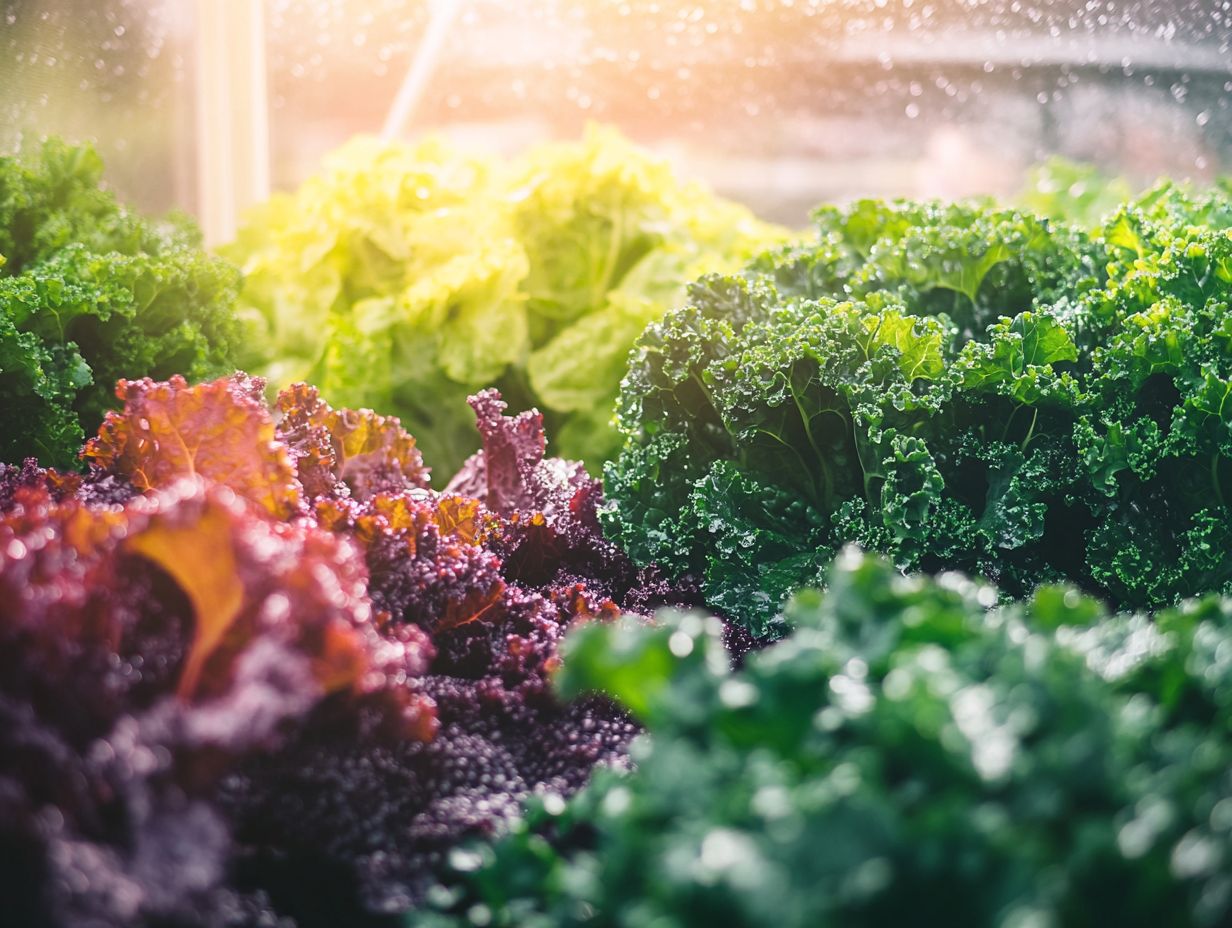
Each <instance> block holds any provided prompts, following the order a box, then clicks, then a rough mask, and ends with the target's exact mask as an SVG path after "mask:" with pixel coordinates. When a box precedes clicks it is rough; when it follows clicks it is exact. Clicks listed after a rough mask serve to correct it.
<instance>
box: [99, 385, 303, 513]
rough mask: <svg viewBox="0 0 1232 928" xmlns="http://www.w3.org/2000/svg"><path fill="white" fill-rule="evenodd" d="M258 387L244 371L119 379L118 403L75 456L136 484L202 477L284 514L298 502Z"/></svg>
mask: <svg viewBox="0 0 1232 928" xmlns="http://www.w3.org/2000/svg"><path fill="white" fill-rule="evenodd" d="M262 389H263V384H262V382H261V381H260V380H258V379H254V378H249V377H247V376H245V375H243V374H235V375H233V376H231V377H227V378H222V379H219V380H215V381H212V382H210V383H203V384H198V385H196V386H191V387H190V386H189V385H188V383H187V382H186V381H185V380H184V378H183V377H180V376H178V375H177V376H175V377H172V378H171V379H170V380H168V381H163V382H156V381H153V380H150V379H149V378H146V379H144V380H137V381H129V380H121V381H120V382H119V384H118V385H117V387H116V396H118V397H119V398H120V399H122V400H124V408H123V410H120V411H118V412H109V413H107V417H106V418H105V419H104V420H103V424H102V426H101V427H100V428H99V432H98V435H97V436H96V437H95V438H92V439H90V441H89V442H87V443H86V446H85V449H84V450H83V451H82V457H83V458H85V459H86V460H87V461H90V462H92V463H94V464H96V465H98V466H99V467H102V468H104V469H105V470H110V471H112V472H115V473H119V474H123V475H124V476H126V477H127V478H128V479H129V480H130V481H131V482H132V484H133V485H134V486H136V487H137V488H138V489H140V490H143V491H145V490H154V489H160V488H162V487H167V486H170V485H171V484H172V483H173V482H174V481H176V480H178V479H180V478H182V477H187V476H194V475H196V476H200V477H204V478H206V479H207V480H210V481H213V482H215V483H219V484H222V485H224V486H227V487H229V488H230V489H231V490H233V491H234V492H236V493H238V494H239V495H240V496H243V497H244V498H245V499H248V500H250V501H252V502H254V503H256V504H257V505H258V506H260V507H262V508H263V509H264V510H265V511H266V512H268V513H269V514H270V515H272V516H275V517H278V518H287V517H289V516H290V515H292V514H293V513H294V512H295V511H296V509H297V508H298V507H299V498H300V487H299V484H298V482H297V481H296V479H295V469H294V467H293V465H292V463H291V458H290V454H289V452H288V449H287V447H286V446H285V445H284V444H282V443H281V442H279V441H277V440H276V438H275V433H274V421H273V418H272V417H271V415H270V413H269V410H268V409H267V408H266V406H265V403H264V401H263V400H262V398H261V391H262Z"/></svg>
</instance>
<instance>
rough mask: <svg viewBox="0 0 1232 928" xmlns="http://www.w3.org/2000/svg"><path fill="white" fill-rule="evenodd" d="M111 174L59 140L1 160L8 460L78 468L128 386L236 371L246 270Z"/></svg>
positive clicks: (1, 397) (4, 442)
mask: <svg viewBox="0 0 1232 928" xmlns="http://www.w3.org/2000/svg"><path fill="white" fill-rule="evenodd" d="M101 176H102V162H101V160H100V159H99V157H98V155H97V154H96V153H95V152H94V150H93V149H92V148H89V147H88V146H87V147H73V146H70V145H67V144H65V143H63V142H60V141H55V140H53V141H49V142H47V143H46V144H45V145H44V146H43V148H42V150H41V152H40V156H39V158H38V159H37V160H36V161H35V162H33V163H31V164H27V163H25V162H24V161H22V160H20V159H18V158H0V461H8V462H18V461H20V460H22V459H23V458H25V457H27V456H34V457H38V458H39V459H40V460H41V461H42V462H43V463H44V464H48V465H55V466H58V467H66V466H71V465H72V463H73V462H74V460H75V458H76V453H77V449H78V448H79V447H80V446H81V444H82V442H83V441H84V439H85V435H86V434H87V433H92V432H93V431H94V430H95V429H97V428H98V425H99V423H100V422H101V421H102V418H103V414H104V412H105V411H106V410H107V409H110V408H113V407H114V406H115V398H114V396H113V394H112V387H113V385H114V384H115V382H116V381H117V380H118V379H120V378H122V377H141V376H144V375H150V376H155V377H160V378H165V377H169V376H170V375H172V374H177V373H178V374H183V375H184V376H186V377H188V378H189V379H190V380H198V379H203V378H206V377H210V376H214V375H218V374H222V373H227V372H229V371H230V370H232V369H234V365H233V363H232V362H231V355H232V352H233V349H234V345H235V338H236V331H237V330H236V328H235V321H234V317H233V304H234V301H235V294H236V288H237V286H238V273H237V272H236V271H235V270H234V269H233V268H231V267H230V266H229V265H227V264H226V263H224V262H222V261H219V260H217V259H215V258H212V257H210V256H209V255H207V254H206V253H205V252H204V251H203V250H202V249H201V245H200V241H199V236H198V233H197V232H196V230H195V229H194V228H193V226H192V225H191V223H190V222H189V221H188V220H186V219H174V220H171V221H169V222H166V223H152V222H150V221H148V220H146V219H144V218H142V217H139V216H136V215H134V214H132V213H129V212H128V211H126V210H125V209H124V208H123V207H121V206H120V205H119V204H118V203H117V202H116V200H115V197H114V196H113V195H112V194H111V193H109V192H107V191H106V190H104V189H103V188H102V187H100V180H101Z"/></svg>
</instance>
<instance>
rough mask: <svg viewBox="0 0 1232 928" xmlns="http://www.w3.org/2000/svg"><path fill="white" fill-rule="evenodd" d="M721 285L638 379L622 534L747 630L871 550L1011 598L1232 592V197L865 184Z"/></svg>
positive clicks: (658, 337)
mask: <svg viewBox="0 0 1232 928" xmlns="http://www.w3.org/2000/svg"><path fill="white" fill-rule="evenodd" d="M817 221H818V224H819V234H818V237H817V239H816V241H814V242H811V243H805V244H801V245H797V246H792V247H788V248H784V249H780V250H778V251H773V252H770V253H767V254H765V255H763V256H762V257H760V258H758V259H757V260H756V261H754V262H753V263H752V264H751V265H750V266H749V268H748V269H746V271H745V272H744V273H743V274H740V275H734V276H727V277H714V276H712V277H707V278H703V279H702V280H701V281H700V282H698V283H697V284H695V285H694V286H693V288H692V290H691V295H690V298H689V300H688V302H687V303H686V304H685V305H684V306H682V307H680V308H678V309H676V310H673V311H672V312H670V313H668V314H667V315H666V317H665V318H664V319H663V320H662V321H661V322H659V323H655V324H652V325H651V326H650V327H649V328H648V329H647V330H646V332H645V333H644V335H643V336H642V337H641V339H640V340H639V342H638V348H637V350H636V353H635V356H634V357H633V360H632V362H631V367H630V370H629V373H628V376H627V377H626V379H625V381H624V385H623V388H622V394H621V401H620V409H619V416H620V423H621V428H622V430H623V432H624V434H625V438H626V443H625V446H624V448H623V449H622V451H621V454H620V456H619V458H618V459H617V460H616V461H615V462H613V463H612V464H611V465H610V466H609V468H608V470H607V472H606V482H607V490H608V494H609V497H610V499H611V503H610V505H609V508H608V509H607V510H606V512H605V514H604V518H605V519H606V520H607V521H606V526H607V528H608V529H609V531H610V532H611V533H612V537H613V538H615V539H616V540H617V541H618V542H619V543H620V544H622V545H623V546H624V547H625V548H626V550H628V551H629V552H630V553H631V554H632V555H633V557H634V558H635V559H637V560H639V561H643V562H647V563H648V562H651V561H657V562H659V563H662V564H664V565H665V566H667V567H668V568H669V569H673V570H675V571H677V572H680V573H681V574H684V573H690V574H694V575H698V576H701V577H702V578H703V580H704V592H705V595H706V599H707V602H708V603H709V604H710V605H712V606H713V607H714V608H716V609H718V610H720V611H722V612H724V613H725V614H727V615H731V616H733V617H736V618H738V619H739V620H740V621H741V622H742V623H744V624H745V625H746V626H747V627H748V628H749V629H750V630H751V631H752V632H753V633H754V634H758V635H761V634H765V633H767V632H771V631H774V630H775V629H777V628H781V607H782V604H783V603H784V601H785V599H786V595H787V594H789V593H790V591H791V590H792V589H795V588H798V587H800V586H804V585H809V584H814V583H816V582H817V580H818V576H819V570H821V569H822V568H824V565H825V564H826V563H827V562H828V560H829V559H830V558H831V557H833V555H834V553H835V552H836V551H838V550H839V548H840V547H841V546H842V545H843V544H845V543H848V542H857V543H859V544H861V545H863V546H865V547H867V548H871V549H873V550H877V551H881V552H885V553H886V554H888V555H889V556H890V557H891V558H892V559H893V560H894V561H895V562H896V563H897V564H898V565H899V566H900V567H902V568H904V569H923V570H929V571H936V570H941V569H960V570H963V571H966V572H969V573H972V574H976V575H981V576H983V577H985V578H988V579H990V580H993V581H995V582H996V583H998V584H999V586H1000V589H1001V591H1002V593H1003V594H1004V595H1006V596H1011V597H1021V596H1026V595H1029V593H1030V592H1031V590H1032V589H1033V588H1034V587H1035V586H1037V585H1038V584H1040V583H1044V582H1050V581H1055V580H1068V581H1071V582H1073V583H1076V584H1078V585H1079V586H1081V587H1082V588H1084V589H1086V590H1088V591H1090V592H1094V593H1097V594H1099V595H1100V596H1103V597H1104V598H1106V599H1107V600H1108V601H1110V602H1111V603H1113V604H1114V605H1117V606H1121V607H1126V608H1155V607H1159V606H1163V605H1167V604H1170V603H1173V602H1176V601H1177V600H1178V599H1179V598H1181V597H1184V596H1189V595H1195V594H1199V593H1202V592H1207V591H1227V590H1230V589H1232V529H1230V528H1229V526H1232V521H1230V520H1229V510H1228V505H1229V503H1230V502H1232V499H1230V498H1229V496H1228V492H1229V491H1228V490H1227V489H1226V488H1227V487H1228V486H1229V481H1230V480H1232V431H1230V430H1229V428H1230V426H1232V403H1228V402H1227V399H1228V397H1230V396H1232V329H1230V328H1229V324H1228V321H1227V320H1228V305H1229V300H1230V299H1232V229H1229V226H1232V204H1230V203H1229V201H1228V198H1227V195H1226V192H1225V193H1219V192H1212V193H1210V194H1204V195H1196V194H1189V193H1186V192H1185V191H1183V190H1180V189H1178V188H1174V187H1169V186H1164V187H1161V188H1159V189H1158V190H1155V191H1152V192H1150V193H1148V194H1146V195H1144V196H1143V197H1142V198H1141V199H1140V200H1138V201H1136V202H1135V203H1132V204H1129V205H1126V206H1123V207H1122V208H1121V209H1119V210H1118V211H1116V212H1115V213H1113V214H1112V215H1111V216H1109V217H1108V218H1107V220H1106V221H1105V222H1104V223H1103V224H1102V225H1101V226H1100V227H1099V228H1098V229H1097V230H1096V231H1095V232H1094V233H1092V234H1088V233H1086V232H1084V231H1082V230H1081V229H1079V228H1077V227H1071V226H1068V225H1066V224H1064V223H1062V222H1056V221H1053V222H1049V221H1046V220H1043V219H1040V218H1037V217H1035V216H1033V215H1031V214H1028V213H1024V212H1020V211H1015V210H1006V209H1000V208H996V207H993V206H990V205H982V204H972V205H952V206H946V205H941V204H935V203H897V204H886V203H881V202H876V201H862V202H859V203H856V204H854V205H852V206H850V207H848V208H846V209H841V210H840V209H835V208H824V209H822V210H819V211H818V213H817Z"/></svg>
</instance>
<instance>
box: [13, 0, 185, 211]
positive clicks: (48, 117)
mask: <svg viewBox="0 0 1232 928" xmlns="http://www.w3.org/2000/svg"><path fill="white" fill-rule="evenodd" d="M192 7H193V4H192V3H190V2H187V0H166V2H164V0H0V151H3V152H6V153H7V152H12V151H15V150H17V149H19V148H21V147H22V146H23V145H26V146H28V145H30V144H32V143H34V142H37V140H38V139H39V138H42V137H44V136H48V135H61V136H64V137H66V138H69V139H73V140H93V141H94V142H95V143H96V144H97V146H98V148H99V150H100V151H101V152H102V154H103V156H104V158H105V159H106V162H107V179H108V182H109V183H110V184H111V185H112V186H114V187H116V188H117V189H118V191H119V192H120V194H121V195H122V196H123V197H124V199H125V200H127V201H128V202H130V203H133V204H134V205H136V206H139V207H141V208H143V209H152V210H157V211H162V210H166V209H167V208H169V207H171V206H181V207H186V208H191V207H192V205H193V183H192V163H193V155H192V145H193V137H194V129H193V122H192V108H191V81H190V80H189V79H188V78H189V76H190V72H189V71H188V68H187V64H188V62H187V60H186V58H187V54H186V53H187V51H188V50H190V48H191V41H190V39H191V13H192Z"/></svg>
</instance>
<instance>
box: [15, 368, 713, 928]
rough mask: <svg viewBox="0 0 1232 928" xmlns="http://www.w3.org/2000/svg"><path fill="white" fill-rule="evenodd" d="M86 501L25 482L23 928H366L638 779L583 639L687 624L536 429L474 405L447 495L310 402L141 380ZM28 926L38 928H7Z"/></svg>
mask: <svg viewBox="0 0 1232 928" xmlns="http://www.w3.org/2000/svg"><path fill="white" fill-rule="evenodd" d="M116 392H117V395H118V397H119V398H120V399H121V400H123V408H122V410H119V411H112V412H109V413H108V414H107V416H106V418H105V420H104V422H103V425H102V427H101V428H100V429H99V432H98V434H97V436H96V437H95V438H93V439H91V440H90V441H89V442H88V443H87V444H86V446H85V448H84V450H83V452H82V456H83V457H84V459H85V461H86V462H87V465H88V469H87V470H86V472H85V473H84V474H64V473H57V472H55V471H52V470H43V469H42V468H40V467H39V466H37V464H36V463H35V462H34V461H33V460H28V461H27V462H26V463H25V464H23V465H22V466H21V467H16V466H12V465H3V464H0V854H2V855H3V859H4V862H5V866H4V867H0V896H2V897H3V898H4V900H5V903H4V904H5V906H6V908H5V910H4V911H5V913H6V914H12V917H13V918H14V919H16V921H15V922H14V924H22V925H27V924H28V925H40V926H41V925H48V926H61V925H64V926H67V925H74V926H75V925H91V926H99V928H107V926H117V928H118V926H121V925H123V926H144V928H155V926H166V925H176V926H185V928H188V926H202V928H204V926H228V928H240V926H251V928H257V926H274V925H276V926H278V928H295V926H300V928H310V926H318V925H320V926H325V925H348V926H357V928H358V926H365V925H381V924H389V919H390V918H393V917H395V916H396V915H397V913H399V912H402V911H404V910H405V909H407V908H408V907H409V906H410V905H412V903H414V902H415V901H417V900H418V899H420V898H421V897H422V894H423V893H424V892H425V891H426V890H427V889H428V888H429V887H430V885H431V884H432V879H433V874H434V873H435V872H437V871H438V870H439V869H440V868H441V867H442V866H443V863H444V860H445V858H446V856H447V854H448V852H449V851H450V850H451V849H452V848H453V847H454V846H455V845H456V844H457V843H458V842H459V841H461V840H463V839H464V838H472V837H488V836H492V835H495V834H497V833H499V832H501V831H502V830H504V829H505V828H507V827H508V826H509V824H510V823H511V822H512V821H513V820H515V819H516V818H517V816H518V814H519V812H520V809H521V804H522V802H523V801H524V800H525V799H526V798H527V797H529V796H530V795H532V794H535V793H547V792H550V793H553V794H560V795H568V794H571V793H573V792H574V791H576V790H577V789H578V788H580V787H581V786H582V785H583V784H584V783H585V782H586V780H587V779H588V778H589V776H590V772H591V770H592V768H593V767H594V766H595V765H597V764H613V765H621V764H624V763H626V762H627V761H626V746H627V744H628V742H629V740H630V739H631V737H632V736H633V735H634V734H635V732H636V725H635V724H634V723H633V722H632V720H631V719H630V718H629V716H628V715H627V713H625V712H624V710H622V709H621V708H619V707H617V706H615V705H614V704H613V703H611V701H609V700H606V699H602V698H598V697H594V698H590V699H586V700H581V701H578V702H574V703H572V704H565V703H563V702H562V701H560V700H558V699H557V698H556V697H555V695H554V693H553V691H552V689H551V686H550V683H549V674H550V673H551V672H552V671H553V670H554V669H555V668H556V667H557V666H558V665H559V664H560V657H559V655H558V653H557V644H558V642H559V641H560V639H561V638H562V637H563V636H564V634H565V631H566V630H567V629H568V628H569V627H570V625H571V624H573V623H575V622H592V621H595V620H597V619H608V618H612V617H614V616H616V615H617V614H619V613H620V612H621V611H623V610H629V611H644V612H649V611H650V610H653V609H654V608H656V607H658V606H660V605H675V606H688V605H692V604H695V603H697V602H698V599H697V597H696V595H695V592H694V591H693V590H691V589H689V588H687V587H681V586H674V585H672V584H669V583H667V582H666V581H665V580H664V578H662V577H661V576H659V575H658V574H657V573H656V572H655V571H653V570H646V569H638V568H636V567H635V566H634V565H633V564H632V563H631V562H630V561H629V560H628V559H627V558H626V557H625V556H624V555H623V554H621V552H620V551H619V550H618V549H617V548H616V547H615V546H614V545H612V544H611V543H610V542H608V541H606V540H605V539H603V537H602V535H601V534H600V532H599V523H598V518H597V515H596V512H595V508H596V506H597V505H598V504H599V503H600V502H601V493H600V490H599V485H598V482H597V481H596V480H595V479H594V478H592V477H590V476H589V475H587V474H586V472H585V470H584V468H583V467H582V465H581V464H578V463H574V462H566V461H561V460H558V459H553V458H548V457H546V455H545V451H546V442H545V439H544V435H543V430H542V420H541V418H540V417H539V416H538V414H537V413H523V414H521V415H519V416H517V417H507V416H505V415H503V410H504V404H503V403H502V402H501V401H500V399H499V396H497V395H496V394H495V392H494V391H491V392H487V393H484V394H481V395H479V396H477V397H475V398H474V399H473V403H474V406H475V410H476V413H477V415H478V418H479V424H480V431H481V433H482V437H483V443H484V450H482V451H481V452H479V453H478V454H477V455H476V456H475V457H474V458H472V459H471V461H470V462H469V463H468V465H467V467H466V469H465V470H464V471H463V472H462V473H460V474H459V475H458V477H457V478H456V479H455V480H454V481H453V483H452V484H451V489H449V490H448V491H445V492H439V493H438V492H434V491H432V490H431V489H429V488H428V469H427V468H426V467H425V466H424V462H423V460H422V458H421V456H420V452H419V449H418V447H417V446H416V444H415V441H414V439H413V438H412V437H411V436H410V435H408V434H407V433H406V432H405V431H403V429H402V428H401V426H400V425H399V423H398V420H397V419H394V418H390V417H384V416H379V415H377V414H375V413H373V412H372V411H371V410H346V409H334V408H332V407H330V406H329V405H327V404H326V403H324V402H323V401H322V400H321V399H320V397H319V395H318V394H317V392H316V390H315V389H313V388H312V387H308V386H306V385H304V384H297V385H294V386H292V387H290V388H288V389H287V390H285V391H283V392H282V393H281V394H280V395H279V397H278V400H277V402H276V404H275V405H274V407H273V408H272V409H271V408H270V407H269V406H268V405H267V403H266V401H265V399H264V382H263V381H261V380H259V379H256V378H249V377H246V376H245V375H242V374H235V375H233V376H232V377H229V378H222V379H218V380H215V381H210V382H206V383H202V384H197V385H194V386H190V385H189V384H188V383H187V382H186V381H185V380H184V379H183V378H182V377H173V378H172V379H171V380H169V381H166V382H155V381H152V380H150V379H148V378H147V379H143V380H140V381H122V382H121V383H120V384H119V387H118V388H117V391H116ZM6 924H7V922H6Z"/></svg>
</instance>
